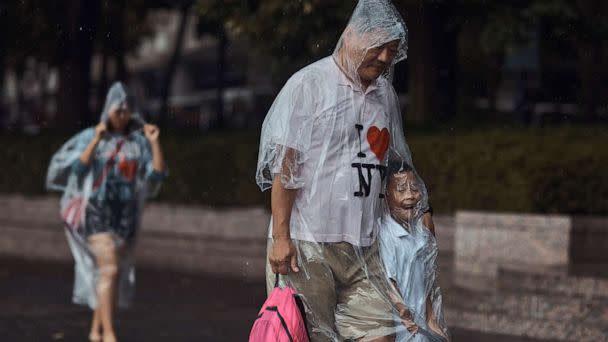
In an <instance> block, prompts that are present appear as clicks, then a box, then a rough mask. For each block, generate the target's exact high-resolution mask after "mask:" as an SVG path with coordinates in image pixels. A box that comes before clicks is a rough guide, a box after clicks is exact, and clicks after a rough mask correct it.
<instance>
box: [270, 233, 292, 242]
mask: <svg viewBox="0 0 608 342" xmlns="http://www.w3.org/2000/svg"><path fill="white" fill-rule="evenodd" d="M272 239H273V240H274V241H277V240H291V236H289V235H288V234H276V235H275V234H272Z"/></svg>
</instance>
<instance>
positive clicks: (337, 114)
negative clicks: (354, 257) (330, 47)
mask: <svg viewBox="0 0 608 342" xmlns="http://www.w3.org/2000/svg"><path fill="white" fill-rule="evenodd" d="M394 94H395V93H394V90H393V88H392V85H390V84H389V82H387V81H386V80H384V79H379V80H378V81H376V82H375V84H372V85H370V86H369V87H368V88H367V90H366V91H365V92H363V91H362V90H361V89H360V88H358V87H357V86H356V85H355V84H354V83H353V82H351V81H350V80H349V79H348V78H347V77H346V76H345V75H344V74H343V73H342V71H341V70H340V69H339V67H338V66H337V64H336V63H335V62H334V60H333V58H331V57H327V58H324V59H322V60H320V61H318V62H316V63H314V64H311V65H309V66H307V67H305V68H304V69H302V70H300V71H299V72H298V73H296V74H294V76H292V77H291V78H290V80H289V81H288V82H287V84H286V85H285V86H284V88H283V89H282V90H281V93H280V94H279V95H278V96H277V99H276V100H275V102H274V104H273V108H271V112H273V113H280V114H281V115H279V116H277V117H276V118H273V119H267V121H268V122H265V123H264V126H265V128H264V130H266V132H264V130H263V134H265V133H266V134H268V135H271V136H272V134H275V135H277V139H275V140H276V144H278V145H282V146H287V147H289V148H292V149H294V150H296V151H298V152H299V153H300V157H299V162H298V163H299V165H298V170H297V176H294V177H293V178H294V179H297V181H294V182H293V187H295V188H299V191H298V194H297V197H296V199H295V203H294V206H293V210H292V215H291V226H290V231H291V237H292V238H293V239H297V240H305V241H314V242H342V241H345V242H348V243H351V244H353V245H356V246H369V245H371V244H372V242H373V241H374V239H375V235H376V232H377V231H378V227H379V216H380V212H381V204H382V202H383V201H384V200H383V197H384V195H383V193H384V186H383V183H384V182H383V180H384V178H385V174H386V173H385V170H386V163H387V158H388V154H389V147H390V145H391V144H390V142H391V139H392V137H391V135H392V134H394V133H393V130H392V129H391V121H393V120H391V117H392V116H394V115H399V113H398V108H396V109H397V113H394V111H395V108H394V107H396V106H395V105H394V103H397V102H396V97H395V95H394ZM391 103H392V105H391ZM399 132H401V128H399ZM400 134H401V135H402V133H400ZM279 136H280V138H279ZM270 140H273V138H272V137H271V138H270ZM273 172H274V173H278V172H279V171H278V170H273Z"/></svg>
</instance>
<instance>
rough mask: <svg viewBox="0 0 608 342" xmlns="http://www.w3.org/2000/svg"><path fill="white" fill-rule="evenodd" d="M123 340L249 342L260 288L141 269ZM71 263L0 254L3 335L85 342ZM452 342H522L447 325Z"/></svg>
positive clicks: (124, 314) (122, 317)
mask: <svg viewBox="0 0 608 342" xmlns="http://www.w3.org/2000/svg"><path fill="white" fill-rule="evenodd" d="M137 277H138V278H137V282H138V284H137V296H136V300H135V303H134V305H133V306H132V307H131V308H129V309H126V310H120V311H119V312H118V314H117V333H118V337H119V340H120V341H129V342H130V341H148V342H156V341H172V342H173V341H175V342H177V341H246V340H247V336H248V334H249V329H250V327H251V324H252V322H253V319H254V318H255V315H256V313H257V310H258V308H259V306H260V305H261V304H262V302H263V300H264V297H265V291H264V285H263V284H262V283H247V282H244V281H243V280H240V279H238V278H235V279H226V278H217V277H214V276H210V275H201V274H186V273H175V272H170V271H159V270H151V269H139V270H138V274H137ZM71 291H72V265H71V264H61V263H52V262H42V261H41V262H33V261H22V260H16V259H0V341H2V342H13V341H87V339H86V337H87V332H88V326H89V320H90V311H89V310H88V309H87V308H85V307H82V306H77V305H74V304H71ZM452 334H453V340H454V341H472V342H475V341H493V342H502V341H505V342H506V341H509V342H524V341H533V340H528V339H519V338H517V339H516V338H513V337H509V336H498V335H489V334H478V333H475V332H470V331H463V330H452Z"/></svg>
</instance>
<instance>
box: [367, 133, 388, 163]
mask: <svg viewBox="0 0 608 342" xmlns="http://www.w3.org/2000/svg"><path fill="white" fill-rule="evenodd" d="M390 140H391V135H390V134H389V133H388V129H387V128H383V129H382V130H380V129H379V128H378V127H376V126H372V127H370V128H369V129H368V130H367V142H368V143H369V146H370V147H371V149H372V152H374V154H375V155H376V157H378V160H380V161H383V160H384V154H385V153H386V150H388V143H389V141H390Z"/></svg>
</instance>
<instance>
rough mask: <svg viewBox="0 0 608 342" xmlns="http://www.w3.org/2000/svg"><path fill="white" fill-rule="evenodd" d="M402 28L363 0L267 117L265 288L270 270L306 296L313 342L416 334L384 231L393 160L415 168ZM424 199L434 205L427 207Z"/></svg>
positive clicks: (377, 4)
mask: <svg viewBox="0 0 608 342" xmlns="http://www.w3.org/2000/svg"><path fill="white" fill-rule="evenodd" d="M406 51H407V32H406V27H405V23H404V22H403V20H402V18H401V16H400V15H399V13H398V12H397V10H396V9H395V7H394V6H393V5H392V4H391V3H390V2H389V1H382V0H361V1H359V3H358V5H357V7H356V8H355V10H354V12H353V14H352V17H351V19H350V21H349V23H348V25H347V27H346V29H345V30H344V32H343V34H342V36H341V38H340V40H339V42H338V44H337V47H336V49H335V51H334V53H333V55H332V56H329V57H327V58H324V59H322V60H320V61H318V62H316V63H313V64H311V65H309V66H307V67H305V68H304V69H302V70H300V71H299V72H297V73H296V74H294V75H293V76H292V77H291V78H290V79H289V80H288V81H287V83H286V84H285V86H284V87H283V89H282V90H281V92H280V93H279V95H278V96H277V98H276V99H275V102H274V103H273V105H272V107H271V108H270V111H269V113H268V115H267V117H266V119H265V121H264V124H263V127H262V135H261V142H260V152H259V157H258V165H257V174H256V180H257V183H258V185H259V186H260V188H261V189H262V190H266V189H269V188H272V193H271V206H272V219H271V223H270V229H269V231H270V232H269V244H268V267H267V284H268V287H269V288H270V287H271V286H272V284H273V283H274V273H280V274H283V275H286V276H284V277H282V280H283V281H285V282H287V283H288V284H289V285H291V286H293V287H294V288H295V289H296V290H297V291H298V292H299V293H300V294H301V296H302V298H303V302H304V305H305V308H306V314H307V317H306V319H307V323H308V330H309V333H310V336H311V339H312V340H313V341H343V340H354V341H359V340H365V341H392V340H394V336H395V333H396V331H397V330H405V329H406V327H407V329H408V330H409V331H413V332H415V330H416V327H415V325H413V323H412V321H411V320H410V319H409V317H408V313H407V312H406V311H407V310H402V312H401V315H400V316H401V318H402V320H403V322H404V324H403V325H401V324H399V325H396V324H395V321H394V320H393V314H394V313H395V306H394V304H395V303H394V302H395V300H394V298H395V297H396V295H395V293H394V287H393V286H392V285H391V283H390V282H389V281H388V278H387V276H386V273H385V272H384V269H383V265H382V262H381V260H380V256H379V252H378V244H377V241H376V236H377V233H378V229H379V227H380V219H381V216H382V212H383V208H384V207H385V203H384V197H385V194H384V185H385V184H384V183H385V182H384V181H385V177H386V171H387V162H388V160H389V159H391V160H405V161H407V162H408V163H411V156H410V152H409V148H408V147H407V145H406V142H405V138H404V136H403V131H402V125H401V115H400V109H399V102H398V99H397V95H396V93H395V91H394V89H393V87H392V85H391V80H392V71H393V67H394V65H395V63H397V62H399V61H401V60H403V59H405V58H406ZM425 203H426V202H425Z"/></svg>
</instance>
